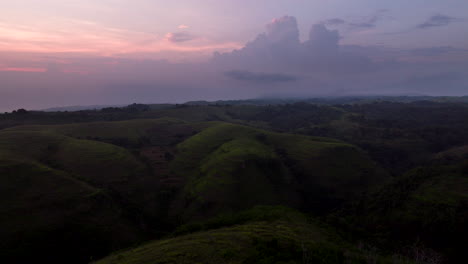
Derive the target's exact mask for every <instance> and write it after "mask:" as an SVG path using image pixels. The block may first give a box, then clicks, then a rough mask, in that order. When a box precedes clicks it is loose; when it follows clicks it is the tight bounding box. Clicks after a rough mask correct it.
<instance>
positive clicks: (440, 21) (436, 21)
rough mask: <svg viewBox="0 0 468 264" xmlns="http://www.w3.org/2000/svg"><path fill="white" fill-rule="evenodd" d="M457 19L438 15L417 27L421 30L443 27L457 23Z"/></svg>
mask: <svg viewBox="0 0 468 264" xmlns="http://www.w3.org/2000/svg"><path fill="white" fill-rule="evenodd" d="M456 20H457V19H456V18H454V17H451V16H447V15H442V14H437V15H433V16H431V17H430V18H428V19H427V20H426V21H425V22H424V23H422V24H419V25H418V26H417V27H418V28H420V29H426V28H432V27H443V26H447V25H449V24H451V23H452V22H455V21H456Z"/></svg>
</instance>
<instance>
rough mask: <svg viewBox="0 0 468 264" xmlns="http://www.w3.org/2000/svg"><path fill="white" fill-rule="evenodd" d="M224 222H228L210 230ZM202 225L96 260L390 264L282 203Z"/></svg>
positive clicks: (120, 263) (117, 263)
mask: <svg viewBox="0 0 468 264" xmlns="http://www.w3.org/2000/svg"><path fill="white" fill-rule="evenodd" d="M223 224H224V225H227V226H224V227H222V226H221V227H218V228H215V229H210V228H209V227H210V226H213V227H214V226H217V225H223ZM207 228H208V229H207V230H204V231H199V232H194V233H189V234H185V235H179V236H175V237H172V238H167V239H163V240H157V241H153V242H149V243H146V244H144V245H142V246H139V247H136V248H133V249H130V250H126V251H121V252H117V253H115V254H113V255H111V256H109V257H107V258H104V259H102V260H100V261H98V262H95V263H96V264H124V263H125V264H149V263H158V264H172V263H174V264H176V263H207V264H209V263H213V264H215V263H216V264H218V263H232V264H235V263H239V264H240V263H252V264H253V263H265V264H267V263H291V264H292V263H324V264H325V263H328V264H334V263H366V261H375V262H373V263H391V262H390V261H389V260H388V259H386V258H383V257H380V256H378V255H377V254H376V253H369V252H367V251H366V250H358V249H355V248H354V247H352V246H350V245H348V244H346V243H343V242H342V241H341V240H339V239H338V238H337V237H336V236H334V235H333V234H331V233H330V232H329V231H327V230H326V229H324V228H321V227H319V226H317V224H314V223H312V222H310V221H309V220H308V219H307V218H306V217H305V216H304V215H302V214H301V213H298V212H296V211H294V210H291V209H288V208H286V207H256V208H254V209H252V210H249V211H245V212H242V213H239V214H236V215H230V218H229V217H228V218H226V217H224V218H223V217H221V218H218V220H216V219H215V220H214V221H211V222H210V223H209V224H207ZM397 263H400V262H397ZM401 263H403V262H401ZM405 263H410V262H405Z"/></svg>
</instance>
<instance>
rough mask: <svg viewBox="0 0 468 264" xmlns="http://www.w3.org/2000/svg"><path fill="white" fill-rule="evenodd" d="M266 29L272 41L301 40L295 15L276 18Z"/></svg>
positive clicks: (294, 41) (293, 41) (296, 41)
mask: <svg viewBox="0 0 468 264" xmlns="http://www.w3.org/2000/svg"><path fill="white" fill-rule="evenodd" d="M266 29H267V37H268V39H269V40H270V41H272V42H292V43H298V42H299V29H298V27H297V21H296V18H295V17H291V16H284V17H281V18H277V19H274V20H273V21H272V22H271V23H270V24H268V25H267V26H266Z"/></svg>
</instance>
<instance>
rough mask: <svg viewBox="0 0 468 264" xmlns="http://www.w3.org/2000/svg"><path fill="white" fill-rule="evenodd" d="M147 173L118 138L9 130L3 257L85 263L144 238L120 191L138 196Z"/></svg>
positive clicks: (1, 167)
mask: <svg viewBox="0 0 468 264" xmlns="http://www.w3.org/2000/svg"><path fill="white" fill-rule="evenodd" d="M145 172H146V169H145V166H144V165H143V164H142V163H140V162H139V161H138V160H136V159H135V158H134V157H133V156H132V155H131V154H130V153H129V152H128V151H126V150H125V149H122V148H119V147H117V146H114V145H110V144H106V143H101V142H95V141H89V140H78V139H74V138H70V137H66V136H62V135H58V134H54V133H51V132H42V131H1V132H0V183H1V184H0V188H1V190H0V196H1V201H2V202H1V203H0V215H1V216H0V225H1V226H2V231H1V232H0V238H1V239H0V240H1V250H0V252H1V254H2V259H10V258H12V262H22V260H23V258H24V260H25V261H26V260H33V259H38V258H39V259H44V260H49V259H50V260H51V261H54V262H55V261H59V260H63V258H70V257H71V258H72V259H73V260H71V262H76V263H80V262H81V263H82V262H83V261H86V260H89V257H91V256H100V255H102V254H105V253H106V252H109V251H111V250H115V249H118V248H121V247H122V246H125V245H129V243H132V242H133V241H137V240H138V239H139V235H138V232H139V231H138V230H137V228H135V225H134V224H131V223H130V221H129V219H128V217H127V216H125V215H124V212H123V211H122V201H120V200H119V201H117V200H116V198H119V197H121V199H122V200H132V199H133V196H135V195H136V194H138V193H139V192H140V191H141V190H139V189H138V185H137V184H135V182H138V181H140V178H144V176H145ZM136 178H138V180H135V179H136ZM115 193H119V196H115V195H114V194H115ZM76 247H78V249H76ZM51 251H52V252H55V251H56V253H53V254H51ZM25 252H28V254H24V253H25ZM72 256H74V257H72Z"/></svg>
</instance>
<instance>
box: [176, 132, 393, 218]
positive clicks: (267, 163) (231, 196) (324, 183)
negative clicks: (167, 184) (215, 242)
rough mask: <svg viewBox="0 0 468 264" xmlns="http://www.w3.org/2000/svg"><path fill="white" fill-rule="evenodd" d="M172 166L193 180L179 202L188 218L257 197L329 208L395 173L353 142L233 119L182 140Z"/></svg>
mask: <svg viewBox="0 0 468 264" xmlns="http://www.w3.org/2000/svg"><path fill="white" fill-rule="evenodd" d="M171 169H172V173H174V174H175V175H178V176H179V177H182V178H184V179H185V180H186V181H187V184H186V185H185V187H184V190H183V192H182V193H181V194H180V196H179V198H178V200H177V201H176V203H175V204H174V206H173V210H174V211H175V212H183V213H182V214H183V218H190V217H195V218H197V217H206V216H212V215H216V214H217V213H219V212H225V211H229V210H231V211H237V210H240V209H243V208H249V207H251V206H253V205H257V204H287V205H290V206H293V207H298V208H303V209H306V210H312V211H314V212H321V211H322V210H327V209H329V208H333V207H334V206H336V205H338V204H339V203H341V202H342V201H344V200H346V199H351V198H355V197H357V196H359V195H360V194H361V193H362V192H365V191H367V190H369V189H371V188H372V187H374V186H376V185H379V184H382V183H383V182H384V181H385V180H386V178H387V177H386V174H385V173H384V172H383V171H381V170H380V169H378V167H377V166H376V165H375V164H374V163H373V162H372V161H371V160H370V159H369V158H368V157H367V156H366V154H365V153H363V152H362V151H360V150H359V149H357V148H356V147H354V146H352V145H349V144H346V143H343V142H339V141H336V140H333V139H327V138H317V137H307V136H299V135H290V134H279V133H273V132H267V131H264V130H259V129H253V128H249V127H245V126H240V125H233V124H227V123H213V125H212V126H211V127H209V128H207V129H205V130H203V131H202V132H200V133H198V134H197V135H195V136H193V137H190V138H189V139H187V140H185V141H184V142H182V143H180V144H179V145H178V146H177V154H176V156H175V159H174V161H173V162H172V163H171Z"/></svg>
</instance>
